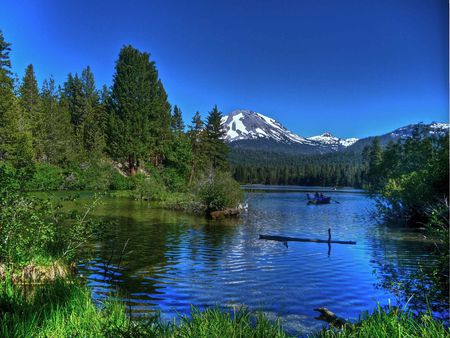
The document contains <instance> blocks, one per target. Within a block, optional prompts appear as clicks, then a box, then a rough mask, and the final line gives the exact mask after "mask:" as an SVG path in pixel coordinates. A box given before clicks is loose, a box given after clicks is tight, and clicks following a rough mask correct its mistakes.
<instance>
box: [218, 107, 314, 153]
mask: <svg viewBox="0 0 450 338" xmlns="http://www.w3.org/2000/svg"><path fill="white" fill-rule="evenodd" d="M222 122H223V124H224V128H225V130H226V136H225V140H226V141H228V142H233V141H238V140H253V139H272V140H275V141H277V142H283V143H288V144H290V143H310V142H309V141H308V140H307V139H305V138H303V137H301V136H299V135H297V134H294V133H293V132H291V131H289V130H288V129H287V128H285V127H284V126H283V125H282V124H281V123H280V122H278V121H275V120H274V119H272V118H270V117H267V116H264V115H262V114H259V113H256V112H254V111H251V110H243V109H238V110H235V111H233V112H231V113H230V114H228V115H226V116H224V117H223V118H222Z"/></svg>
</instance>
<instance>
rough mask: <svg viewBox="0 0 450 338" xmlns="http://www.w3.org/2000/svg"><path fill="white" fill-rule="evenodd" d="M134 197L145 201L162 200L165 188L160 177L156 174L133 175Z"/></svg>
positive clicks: (165, 192) (165, 193)
mask: <svg viewBox="0 0 450 338" xmlns="http://www.w3.org/2000/svg"><path fill="white" fill-rule="evenodd" d="M133 182H134V189H133V192H134V197H135V198H136V199H141V200H146V201H163V200H164V199H165V197H166V196H167V189H166V187H165V185H164V182H163V181H162V179H161V178H160V177H159V176H157V175H156V174H152V175H149V176H147V175H143V174H137V175H136V176H135V177H133Z"/></svg>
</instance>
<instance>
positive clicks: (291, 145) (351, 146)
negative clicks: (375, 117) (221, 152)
mask: <svg viewBox="0 0 450 338" xmlns="http://www.w3.org/2000/svg"><path fill="white" fill-rule="evenodd" d="M222 122H223V124H224V129H225V131H226V135H225V140H226V141H227V142H229V143H230V145H231V147H232V148H236V149H237V148H239V149H252V150H258V149H266V150H270V151H275V152H289V153H302V154H318V153H327V152H336V151H343V150H347V151H352V152H354V151H356V152H359V151H361V150H362V149H363V148H364V146H366V145H368V144H370V143H371V142H372V140H373V138H374V137H373V136H371V137H365V138H362V139H357V138H347V139H343V138H339V137H336V136H333V135H332V134H331V133H329V132H326V133H323V134H321V135H317V136H311V137H302V136H300V135H297V134H295V133H293V132H292V131H290V130H289V129H287V128H286V127H285V126H283V125H282V124H281V123H280V122H278V121H276V120H274V119H273V118H270V117H267V116H265V115H262V114H259V113H256V112H254V111H252V110H243V109H238V110H235V111H233V112H231V113H230V114H228V115H226V116H224V117H223V118H222ZM415 130H418V131H420V132H421V133H424V134H427V135H430V136H432V137H440V136H443V135H445V134H448V132H449V124H448V123H431V124H423V123H419V124H411V125H408V126H405V127H401V128H398V129H396V130H394V131H392V132H390V133H387V134H384V135H380V136H377V137H378V139H379V140H380V143H381V145H383V146H384V145H386V144H388V143H389V142H390V141H398V140H400V139H404V138H408V137H411V136H412V135H413V133H414V131H415Z"/></svg>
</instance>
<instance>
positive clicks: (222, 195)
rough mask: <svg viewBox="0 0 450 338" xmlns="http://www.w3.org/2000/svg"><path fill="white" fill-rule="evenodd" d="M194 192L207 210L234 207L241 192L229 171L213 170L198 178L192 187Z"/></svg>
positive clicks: (240, 199) (239, 198) (238, 200)
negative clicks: (209, 173)
mask: <svg viewBox="0 0 450 338" xmlns="http://www.w3.org/2000/svg"><path fill="white" fill-rule="evenodd" d="M194 191H195V194H196V196H197V198H198V199H199V200H200V202H201V203H203V204H204V206H205V208H206V210H207V211H208V212H211V211H216V210H223V209H225V208H234V207H236V206H237V205H238V204H239V203H240V202H241V201H242V198H243V192H242V190H241V187H240V185H239V183H237V182H236V181H235V180H234V179H233V178H232V177H231V175H230V174H229V173H222V172H215V173H212V174H211V175H210V176H209V177H207V178H206V179H203V180H200V181H199V182H198V183H197V186H196V187H195V188H194Z"/></svg>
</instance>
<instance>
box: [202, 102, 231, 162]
mask: <svg viewBox="0 0 450 338" xmlns="http://www.w3.org/2000/svg"><path fill="white" fill-rule="evenodd" d="M222 117H223V116H222V113H221V112H220V111H219V110H218V109H217V105H216V106H214V108H213V110H211V111H210V112H209V115H208V118H207V121H206V151H207V154H208V157H209V159H210V161H211V165H212V167H213V168H214V169H216V168H217V169H227V165H228V162H227V154H228V151H229V149H228V146H227V145H226V144H225V142H224V140H223V138H224V137H225V134H226V132H225V129H224V127H223V122H222Z"/></svg>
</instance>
